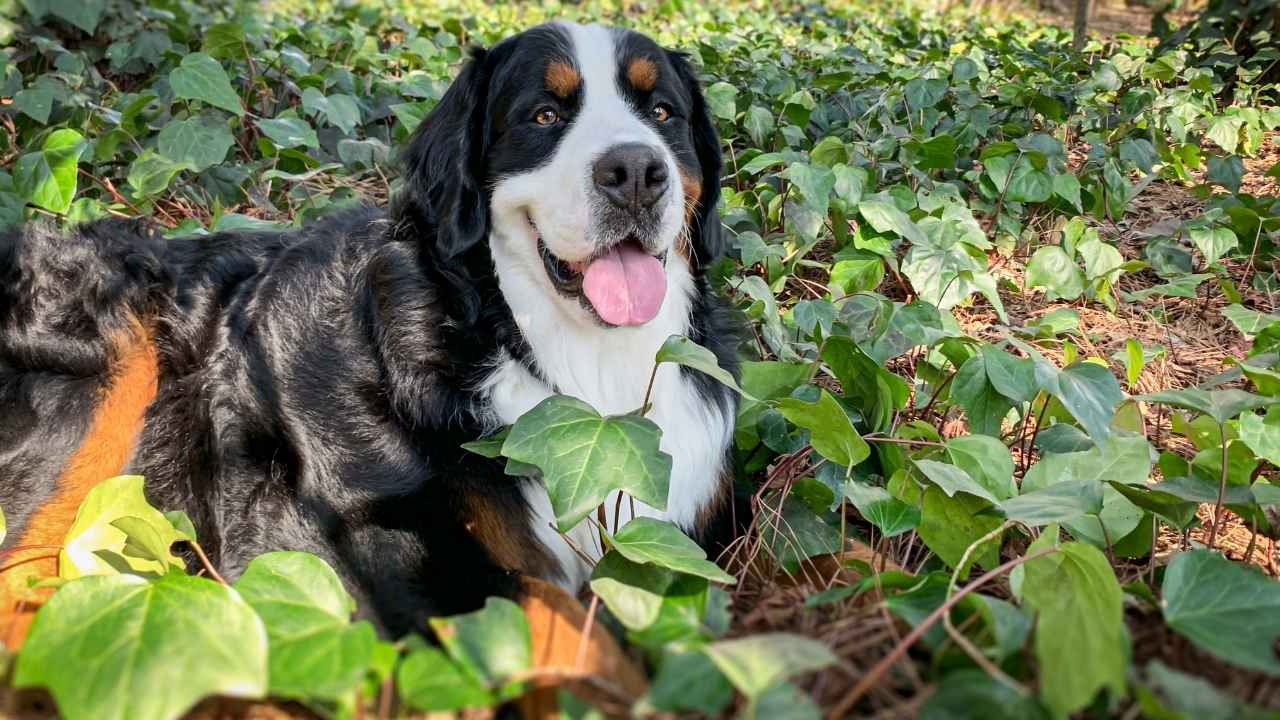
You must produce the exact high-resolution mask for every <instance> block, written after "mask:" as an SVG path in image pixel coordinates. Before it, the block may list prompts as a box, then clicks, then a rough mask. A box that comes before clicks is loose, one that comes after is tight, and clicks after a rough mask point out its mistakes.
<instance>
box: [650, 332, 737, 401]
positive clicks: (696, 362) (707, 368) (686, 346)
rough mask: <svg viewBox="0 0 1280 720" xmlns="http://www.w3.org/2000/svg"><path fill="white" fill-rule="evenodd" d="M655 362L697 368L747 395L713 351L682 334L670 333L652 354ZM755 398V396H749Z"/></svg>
mask: <svg viewBox="0 0 1280 720" xmlns="http://www.w3.org/2000/svg"><path fill="white" fill-rule="evenodd" d="M653 361H654V362H655V363H664V362H670V363H676V364H677V365H683V366H685V367H687V368H692V369H694V370H698V371H700V372H702V373H705V374H707V375H710V376H711V377H712V378H713V379H715V380H717V381H719V382H720V383H721V384H723V385H725V386H727V387H729V388H732V389H733V390H735V391H737V392H738V394H740V395H744V396H746V397H748V398H750V397H751V396H750V395H748V394H747V393H746V392H745V391H744V390H743V389H742V388H740V387H738V381H736V380H734V379H733V375H732V374H731V373H730V372H729V371H728V370H725V369H724V368H722V367H720V361H719V360H717V359H716V356H715V353H713V352H711V351H710V350H708V349H706V348H705V347H703V346H701V345H699V344H698V343H696V342H694V341H692V340H690V339H689V338H687V337H685V336H684V335H672V336H671V337H669V338H667V340H666V342H664V343H662V347H660V348H658V353H657V355H655V356H654V358H653ZM751 399H753V400H754V399H755V398H751Z"/></svg>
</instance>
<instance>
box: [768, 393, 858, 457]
mask: <svg viewBox="0 0 1280 720" xmlns="http://www.w3.org/2000/svg"><path fill="white" fill-rule="evenodd" d="M778 410H779V411H780V412H781V413H782V414H783V415H784V416H786V418H787V419H788V420H790V421H791V422H792V423H794V424H795V425H796V426H797V427H802V428H804V429H806V430H808V431H809V433H810V437H811V439H810V442H811V443H812V444H813V449H814V450H817V451H818V453H819V454H820V455H822V456H823V457H825V458H827V459H828V460H830V461H832V462H834V463H836V464H837V465H843V466H845V467H852V466H854V465H857V464H858V463H860V462H862V461H863V460H865V459H866V457H867V455H869V454H871V448H870V447H868V446H867V443H866V441H865V440H863V439H862V436H861V435H859V434H858V431H857V430H855V429H854V427H853V423H852V422H850V421H849V416H848V415H847V414H846V413H845V411H844V408H843V407H841V406H840V403H839V402H837V401H836V399H835V398H834V397H832V396H831V393H828V392H827V391H826V390H821V391H819V396H818V400H817V401H816V402H812V403H807V402H805V401H803V400H800V399H798V398H785V399H783V400H780V401H778Z"/></svg>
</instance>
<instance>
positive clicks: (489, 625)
mask: <svg viewBox="0 0 1280 720" xmlns="http://www.w3.org/2000/svg"><path fill="white" fill-rule="evenodd" d="M427 622H428V623H430V625H431V629H432V630H433V631H434V632H435V634H436V638H438V639H439V640H440V644H441V645H442V646H443V647H444V649H445V652H447V653H449V657H451V658H452V659H453V661H454V662H455V663H457V664H458V666H459V667H460V668H461V669H462V670H463V671H464V672H465V673H467V674H468V675H469V676H470V677H472V678H473V679H475V680H477V681H479V682H481V683H483V684H485V685H486V686H488V687H490V688H495V689H497V690H498V694H499V695H500V696H501V697H503V698H510V697H514V695H516V694H519V684H515V685H513V684H511V683H512V678H514V677H516V676H518V675H519V674H520V673H522V672H524V671H525V670H528V669H529V666H530V665H531V664H532V663H533V641H532V639H531V636H530V632H529V621H528V620H527V619H526V618H525V616H524V610H521V609H520V606H519V605H517V604H515V603H513V602H511V601H510V600H507V599H506V598H500V597H491V598H489V599H487V600H485V603H484V607H483V608H480V609H479V610H476V611H475V612H470V613H464V614H462V615H452V616H449V617H435V618H430V619H429V620H428V621H427Z"/></svg>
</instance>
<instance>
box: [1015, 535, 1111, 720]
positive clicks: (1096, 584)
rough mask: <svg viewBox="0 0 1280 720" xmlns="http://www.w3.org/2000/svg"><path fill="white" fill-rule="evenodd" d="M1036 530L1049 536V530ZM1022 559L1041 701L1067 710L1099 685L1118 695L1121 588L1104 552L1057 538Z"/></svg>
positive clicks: (1061, 711) (1058, 711) (1055, 709)
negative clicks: (1043, 551) (1047, 550)
mask: <svg viewBox="0 0 1280 720" xmlns="http://www.w3.org/2000/svg"><path fill="white" fill-rule="evenodd" d="M1041 537H1042V538H1045V539H1046V540H1049V539H1050V538H1049V534H1048V533H1047V532H1046V533H1045V534H1044V535H1042V536H1041ZM1039 547H1043V545H1042V544H1041V543H1040V542H1036V543H1034V544H1033V545H1032V546H1031V548H1030V549H1029V550H1028V552H1034V551H1035V550H1038V549H1039ZM1024 567H1025V568H1026V576H1025V577H1026V579H1025V581H1024V582H1023V583H1022V594H1023V598H1024V599H1025V600H1026V602H1027V604H1028V605H1030V606H1031V607H1032V608H1034V609H1035V610H1036V613H1037V615H1038V620H1037V621H1036V632H1035V653H1036V660H1037V661H1038V662H1039V664H1040V682H1041V690H1040V695H1041V698H1042V700H1043V701H1044V703H1045V705H1046V706H1048V708H1049V709H1050V710H1052V711H1053V712H1054V713H1056V714H1058V715H1062V716H1065V715H1068V714H1070V713H1072V712H1075V711H1076V710H1079V709H1081V708H1083V707H1085V706H1086V705H1088V704H1089V703H1090V702H1091V701H1092V700H1093V698H1094V696H1095V695H1097V693H1098V691H1099V690H1101V689H1104V688H1106V689H1109V690H1110V691H1111V692H1113V693H1115V694H1116V695H1123V694H1124V692H1125V669H1126V666H1127V665H1128V658H1129V648H1128V642H1129V641H1128V636H1127V634H1126V633H1125V627H1124V611H1123V592H1122V591H1121V590H1120V583H1118V582H1117V581H1116V576H1115V573H1114V572H1112V570H1111V564H1110V563H1108V562H1107V558H1106V556H1105V555H1103V554H1102V552H1101V551H1099V550H1098V549H1097V548H1095V547H1093V546H1091V545H1083V544H1080V543H1063V544H1062V545H1061V546H1059V547H1058V550H1057V552H1054V553H1051V554H1049V555H1045V556H1043V557H1038V558H1035V559H1034V560H1031V561H1029V562H1027V563H1026V565H1025V566H1024Z"/></svg>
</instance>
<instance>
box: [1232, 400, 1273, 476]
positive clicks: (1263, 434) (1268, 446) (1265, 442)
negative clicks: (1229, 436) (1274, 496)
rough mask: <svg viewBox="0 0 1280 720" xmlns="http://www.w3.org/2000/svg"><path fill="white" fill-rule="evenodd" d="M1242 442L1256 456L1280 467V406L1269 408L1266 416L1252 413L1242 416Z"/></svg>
mask: <svg viewBox="0 0 1280 720" xmlns="http://www.w3.org/2000/svg"><path fill="white" fill-rule="evenodd" d="M1240 440H1241V441H1242V442H1243V443H1244V444H1245V445H1246V446H1248V448H1249V449H1250V450H1252V451H1253V454H1254V455H1257V456H1258V457H1260V458H1262V459H1264V460H1266V461H1267V462H1269V463H1271V464H1272V465H1275V466H1277V467H1280V405H1272V406H1271V407H1269V408H1267V414H1266V416H1259V415H1258V414H1257V413H1252V412H1246V413H1244V414H1242V415H1241V416H1240Z"/></svg>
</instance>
